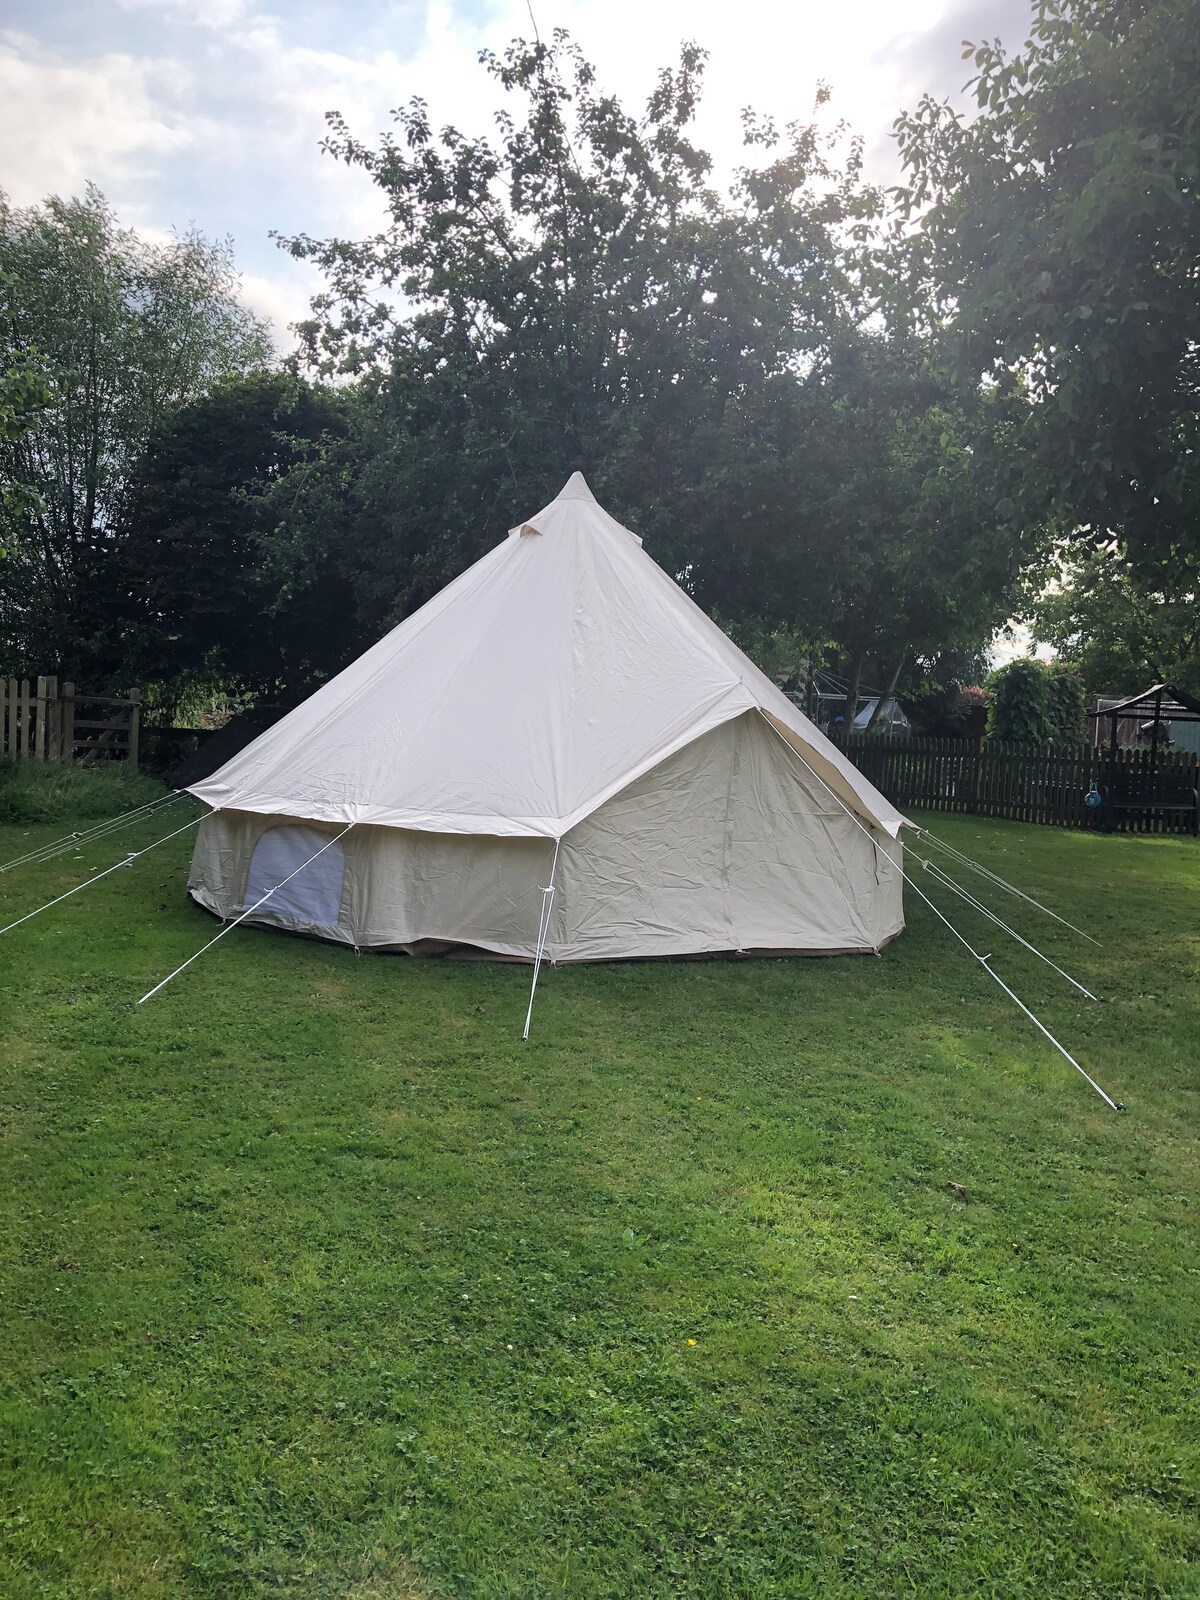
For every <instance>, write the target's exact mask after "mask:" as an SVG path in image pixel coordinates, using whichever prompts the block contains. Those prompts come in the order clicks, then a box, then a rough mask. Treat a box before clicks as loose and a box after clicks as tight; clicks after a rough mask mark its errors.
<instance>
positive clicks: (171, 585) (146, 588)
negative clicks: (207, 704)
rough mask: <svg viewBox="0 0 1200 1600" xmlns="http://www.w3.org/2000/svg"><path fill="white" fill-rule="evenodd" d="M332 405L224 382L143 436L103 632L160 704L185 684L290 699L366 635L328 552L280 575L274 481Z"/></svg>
mask: <svg viewBox="0 0 1200 1600" xmlns="http://www.w3.org/2000/svg"><path fill="white" fill-rule="evenodd" d="M344 428H345V418H344V401H343V399H342V397H340V396H339V395H338V393H337V392H336V391H332V390H329V389H319V388H318V389H314V388H313V387H312V386H311V385H308V384H305V383H301V382H299V381H297V380H296V379H294V378H289V377H287V376H285V375H283V374H280V373H257V374H253V375H251V376H249V377H245V378H235V379H228V380H226V381H225V382H224V383H221V384H219V385H217V387H216V388H215V389H213V390H212V391H211V392H210V393H209V394H207V395H205V396H203V397H202V398H200V399H198V400H194V401H192V402H191V403H190V404H188V405H185V406H182V407H181V408H180V409H179V410H178V411H176V412H175V413H174V414H173V415H172V416H170V417H169V418H166V419H165V420H164V421H163V422H162V423H161V424H160V426H159V427H158V428H157V429H156V430H155V432H154V433H153V434H152V435H151V437H150V439H149V441H148V443H147V446H146V449H145V452H144V454H143V457H142V460H141V462H140V463H139V466H138V469H137V472H136V474H135V475H134V478H133V480H132V482H131V485H130V491H129V496H128V510H127V513H126V515H127V523H126V525H125V527H124V528H122V529H121V530H120V532H121V537H120V538H119V540H118V541H117V548H118V549H119V552H120V554H119V558H118V559H116V560H114V561H113V562H111V563H110V564H109V567H108V569H107V570H108V577H109V586H108V589H107V592H106V593H105V594H104V596H103V599H104V602H105V603H104V605H103V606H102V608H101V610H102V612H106V613H107V614H108V615H109V616H110V617H113V618H116V619H119V623H118V625H117V627H115V628H113V629H112V630H110V631H109V632H108V633H107V634H106V635H102V637H103V639H104V643H105V644H106V646H107V649H108V652H109V655H108V657H107V659H106V660H105V661H104V665H107V666H108V667H109V669H110V670H112V671H115V670H117V668H118V666H119V667H121V668H122V669H124V670H126V671H128V672H134V673H136V674H137V675H138V676H140V677H141V678H143V679H144V680H148V681H154V682H156V683H158V684H159V685H161V686H162V687H161V688H160V698H162V699H164V700H166V701H168V702H169V701H170V700H171V699H173V698H175V697H177V696H178V695H179V694H180V693H181V692H182V691H184V690H185V689H186V688H187V687H188V686H189V684H191V683H194V682H195V681H196V680H197V679H198V678H204V679H205V680H207V681H210V682H212V683H215V684H218V685H220V686H221V687H223V688H225V689H227V690H230V689H238V690H243V691H249V692H251V693H255V694H258V695H266V696H268V697H271V696H276V697H278V696H281V695H282V696H284V697H295V696H298V695H299V694H301V693H304V692H306V691H308V690H311V689H312V688H313V687H314V685H315V684H316V683H317V682H319V681H320V680H321V679H323V678H325V677H327V676H328V675H329V674H330V673H331V672H333V671H336V670H338V669H339V668H341V667H342V666H344V665H345V664H346V662H347V661H348V660H350V659H351V658H352V657H353V656H354V655H355V654H357V653H358V651H359V650H361V649H362V647H363V646H364V644H365V643H366V642H367V641H366V640H365V639H364V638H363V637H362V635H361V634H360V632H359V631H358V628H357V625H356V621H357V619H356V611H355V605H354V599H353V595H352V593H351V589H350V585H349V583H348V582H347V581H346V579H345V578H344V577H343V576H342V574H341V573H340V571H339V570H338V568H337V566H336V564H335V561H334V560H333V559H332V558H330V557H329V556H325V557H323V558H321V559H318V560H316V561H314V562H312V564H311V565H310V566H309V567H308V568H306V569H305V570H304V571H300V570H299V568H298V567H297V568H296V569H295V570H292V571H291V572H290V573H289V574H288V575H287V577H286V578H283V577H281V575H280V572H279V570H278V562H277V533H276V524H277V519H278V513H277V508H276V504H275V500H274V495H275V490H276V487H277V486H278V485H279V484H280V483H281V482H283V481H284V480H288V481H289V482H290V483H291V485H292V488H293V490H294V489H295V487H296V486H297V485H298V484H299V482H300V481H301V478H302V474H303V466H304V464H305V463H306V462H308V461H309V460H310V459H311V455H312V452H313V451H314V450H319V449H320V447H321V446H322V444H323V442H324V441H325V440H326V439H327V437H329V436H333V437H336V436H337V435H339V434H340V433H342V432H343V431H344Z"/></svg>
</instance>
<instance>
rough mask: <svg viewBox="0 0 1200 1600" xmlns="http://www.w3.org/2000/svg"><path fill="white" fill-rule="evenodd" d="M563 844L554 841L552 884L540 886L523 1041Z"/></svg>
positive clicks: (531, 1013)
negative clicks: (539, 907)
mask: <svg viewBox="0 0 1200 1600" xmlns="http://www.w3.org/2000/svg"><path fill="white" fill-rule="evenodd" d="M561 844H562V840H561V839H556V840H555V841H554V859H553V861H551V863H550V882H549V883H547V884H539V886H538V887H539V888H540V889H541V891H542V914H541V917H540V918H539V919H538V937H537V954H536V955H535V956H534V958H533V982H532V983H531V984H530V986H529V1009H528V1011H526V1013H525V1028H524V1031H523V1033H522V1034H521V1037H522V1039H528V1037H529V1024H530V1022H532V1020H533V997H534V995H535V994H536V993H537V983H538V973H539V972H540V971H541V970H542V953H543V951H544V950H545V948H546V936H547V934H548V933H549V932H550V912H551V909H552V907H553V905H554V874H555V872H556V871H557V869H558V849H559V846H560V845H561Z"/></svg>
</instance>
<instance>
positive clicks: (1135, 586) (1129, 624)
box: [1027, 550, 1200, 695]
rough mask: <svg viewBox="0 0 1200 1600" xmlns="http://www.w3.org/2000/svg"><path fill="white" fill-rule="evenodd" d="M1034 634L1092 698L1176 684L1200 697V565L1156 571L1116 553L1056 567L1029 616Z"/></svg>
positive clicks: (1182, 564) (1089, 556) (1100, 552)
mask: <svg viewBox="0 0 1200 1600" xmlns="http://www.w3.org/2000/svg"><path fill="white" fill-rule="evenodd" d="M1027 615H1028V619H1029V624H1030V627H1031V628H1032V630H1033V633H1034V636H1035V638H1037V639H1040V640H1042V641H1043V642H1045V643H1046V644H1049V645H1052V646H1053V647H1054V649H1055V650H1056V651H1057V652H1058V653H1059V654H1060V655H1061V656H1063V657H1065V658H1066V659H1067V660H1069V661H1071V662H1073V663H1074V664H1075V665H1076V667H1077V668H1078V670H1079V673H1080V675H1081V677H1082V679H1083V682H1084V685H1085V687H1086V689H1087V692H1088V694H1090V695H1100V694H1107V695H1131V694H1139V693H1140V692H1141V691H1142V690H1143V689H1147V688H1149V687H1150V685H1151V684H1154V683H1177V684H1179V686H1180V687H1181V688H1183V689H1186V690H1188V691H1190V692H1191V693H1192V694H1200V561H1193V562H1190V563H1188V562H1183V561H1175V562H1172V563H1171V564H1170V565H1169V567H1168V568H1166V569H1165V570H1162V571H1159V572H1149V573H1148V572H1146V571H1145V570H1143V569H1139V568H1135V567H1134V566H1133V565H1132V564H1131V563H1130V562H1129V561H1127V560H1126V559H1124V558H1123V557H1122V556H1121V555H1120V554H1119V552H1117V551H1115V550H1098V551H1095V552H1092V553H1090V554H1087V555H1083V556H1080V557H1078V558H1076V559H1073V560H1071V561H1069V562H1068V563H1066V564H1065V565H1063V566H1060V568H1059V569H1058V571H1057V573H1056V575H1055V580H1054V582H1052V583H1051V584H1049V585H1042V586H1041V587H1040V592H1039V593H1038V594H1037V596H1036V597H1035V598H1034V599H1033V601H1032V603H1031V604H1030V605H1029V607H1028V610H1027Z"/></svg>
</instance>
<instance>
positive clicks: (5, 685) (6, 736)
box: [0, 678, 17, 756]
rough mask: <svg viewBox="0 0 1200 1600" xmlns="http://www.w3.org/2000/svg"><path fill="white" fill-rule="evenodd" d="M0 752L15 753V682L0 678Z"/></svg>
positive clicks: (14, 680) (11, 679)
mask: <svg viewBox="0 0 1200 1600" xmlns="http://www.w3.org/2000/svg"><path fill="white" fill-rule="evenodd" d="M0 750H6V751H7V752H8V754H9V755H10V756H15V755H16V753H17V680H16V679H15V678H0Z"/></svg>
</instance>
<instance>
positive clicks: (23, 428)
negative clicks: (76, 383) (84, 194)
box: [0, 273, 50, 558]
mask: <svg viewBox="0 0 1200 1600" xmlns="http://www.w3.org/2000/svg"><path fill="white" fill-rule="evenodd" d="M12 287H13V285H12V280H11V278H9V277H8V276H7V275H5V274H3V273H0V318H2V319H3V320H4V321H5V322H7V321H8V320H9V312H10V308H9V304H8V301H9V297H10V295H11V293H12ZM49 403H50V384H49V382H48V380H47V377H46V372H45V368H44V366H43V365H42V362H41V359H40V355H39V352H38V351H37V349H36V348H31V349H27V350H24V351H20V352H10V354H9V356H8V360H7V364H6V367H5V369H4V370H3V371H0V451H3V452H4V453H5V456H6V457H7V456H8V454H9V453H10V452H11V453H12V454H14V455H15V452H16V447H17V446H18V445H19V444H21V442H22V441H23V440H24V439H25V437H26V435H27V434H28V433H30V432H31V430H32V429H33V428H34V427H36V426H37V422H38V418H39V417H40V415H41V413H42V412H43V411H44V410H45V408H46V406H47V405H48V404H49ZM39 509H40V506H39V502H38V499H37V495H36V492H35V491H34V490H33V489H31V488H30V486H29V485H28V484H26V483H23V482H22V481H21V480H20V479H19V478H17V477H16V476H14V475H13V474H12V472H11V469H9V468H8V467H7V465H6V468H5V473H4V477H3V478H2V479H0V558H3V557H4V556H5V555H6V554H7V553H8V551H7V544H6V541H8V540H11V538H12V531H13V529H14V528H16V527H19V526H20V525H21V524H22V523H23V522H25V521H26V520H27V519H28V518H29V517H31V516H33V515H35V514H36V513H37V511H38V510H39Z"/></svg>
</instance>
